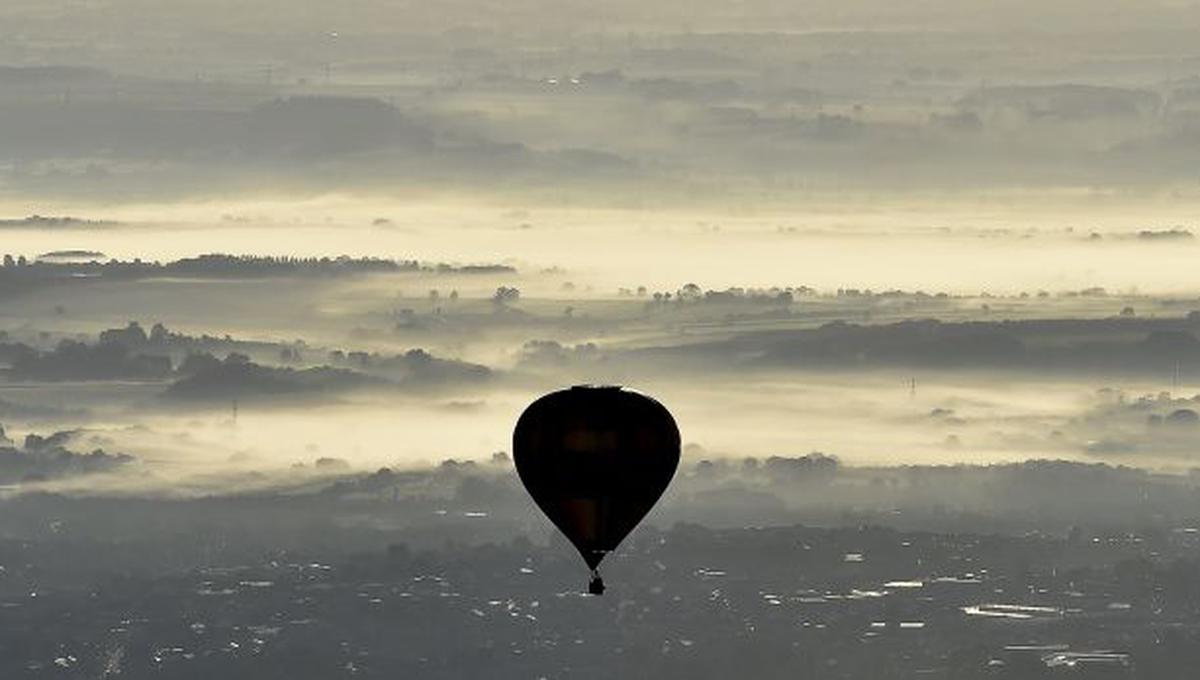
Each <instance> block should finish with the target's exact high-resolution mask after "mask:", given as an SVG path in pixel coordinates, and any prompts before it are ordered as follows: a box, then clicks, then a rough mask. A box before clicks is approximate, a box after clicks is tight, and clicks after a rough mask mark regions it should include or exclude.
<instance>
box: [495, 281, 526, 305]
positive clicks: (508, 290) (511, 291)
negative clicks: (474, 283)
mask: <svg viewBox="0 0 1200 680" xmlns="http://www.w3.org/2000/svg"><path fill="white" fill-rule="evenodd" d="M520 299H521V291H520V290H518V289H517V288H515V287H512V286H500V287H499V288H497V289H496V292H495V293H493V294H492V302H494V303H496V304H497V305H500V306H501V307H503V306H505V305H508V304H512V303H514V302H516V301H517V300H520Z"/></svg>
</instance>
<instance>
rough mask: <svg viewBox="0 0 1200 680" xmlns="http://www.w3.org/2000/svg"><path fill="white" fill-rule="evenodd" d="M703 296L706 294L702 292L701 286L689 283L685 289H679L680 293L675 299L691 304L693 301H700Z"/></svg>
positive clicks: (685, 285)
mask: <svg viewBox="0 0 1200 680" xmlns="http://www.w3.org/2000/svg"><path fill="white" fill-rule="evenodd" d="M703 294H704V292H703V291H702V290H700V286H697V285H696V284H694V283H688V284H684V286H683V288H680V289H679V293H678V294H677V295H676V296H675V297H676V298H677V299H679V300H683V301H685V302H690V301H692V300H699V299H700V297H701V296H702V295H703Z"/></svg>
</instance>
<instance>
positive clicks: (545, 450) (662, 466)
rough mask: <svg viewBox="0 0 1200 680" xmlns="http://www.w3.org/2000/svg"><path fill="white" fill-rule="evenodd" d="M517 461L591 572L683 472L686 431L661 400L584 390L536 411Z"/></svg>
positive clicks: (524, 428) (529, 413)
mask: <svg viewBox="0 0 1200 680" xmlns="http://www.w3.org/2000/svg"><path fill="white" fill-rule="evenodd" d="M513 462H514V463H515V464H516V467H517V474H518V475H520V477H521V482H522V483H523V484H524V485H525V488H526V489H527V490H528V491H529V495H531V496H533V500H534V502H535V503H537V505H538V507H539V508H541V510H542V512H544V513H546V516H547V517H549V518H550V521H551V522H553V523H554V526H556V527H558V529H559V531H562V532H563V534H564V535H566V537H567V538H568V539H570V540H571V543H573V544H574V545H575V548H576V549H578V550H579V554H580V555H582V556H583V560H584V562H586V563H587V565H588V567H590V568H591V570H592V582H591V584H590V585H589V591H590V592H591V593H592V594H594V595H599V594H601V593H603V592H604V581H603V580H601V578H600V574H599V572H598V570H597V569H598V567H599V566H600V562H601V560H603V559H604V556H605V555H607V554H608V553H609V552H611V551H613V550H615V549H616V548H617V546H618V545H619V544H620V543H621V541H622V540H624V539H625V537H626V536H628V535H629V532H631V531H633V528H634V527H636V526H637V524H638V522H640V521H642V518H643V517H645V516H646V514H647V513H648V512H650V509H651V508H652V507H654V504H655V503H656V502H657V501H658V499H659V497H660V496H662V493H663V491H665V490H666V488H667V485H668V484H670V482H671V478H672V477H673V476H674V475H675V468H676V467H678V466H679V428H678V427H676V425H675V419H674V418H672V417H671V414H670V412H668V411H667V409H666V408H664V407H663V405H662V404H660V403H658V402H657V401H655V400H654V399H651V398H650V397H647V396H646V395H643V394H639V393H637V392H633V391H630V390H626V389H622V388H621V387H593V386H579V387H572V388H570V389H567V390H562V391H559V392H554V393H551V394H547V395H546V396H544V397H542V398H540V399H538V400H537V401H535V402H533V403H532V404H530V406H529V408H527V409H525V412H524V413H522V414H521V418H520V419H519V420H518V421H517V427H516V429H515V430H514V431H513Z"/></svg>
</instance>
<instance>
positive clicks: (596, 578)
mask: <svg viewBox="0 0 1200 680" xmlns="http://www.w3.org/2000/svg"><path fill="white" fill-rule="evenodd" d="M588 594H589V595H603V594H604V579H602V578H600V574H597V573H595V572H592V580H591V581H589V582H588Z"/></svg>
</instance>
